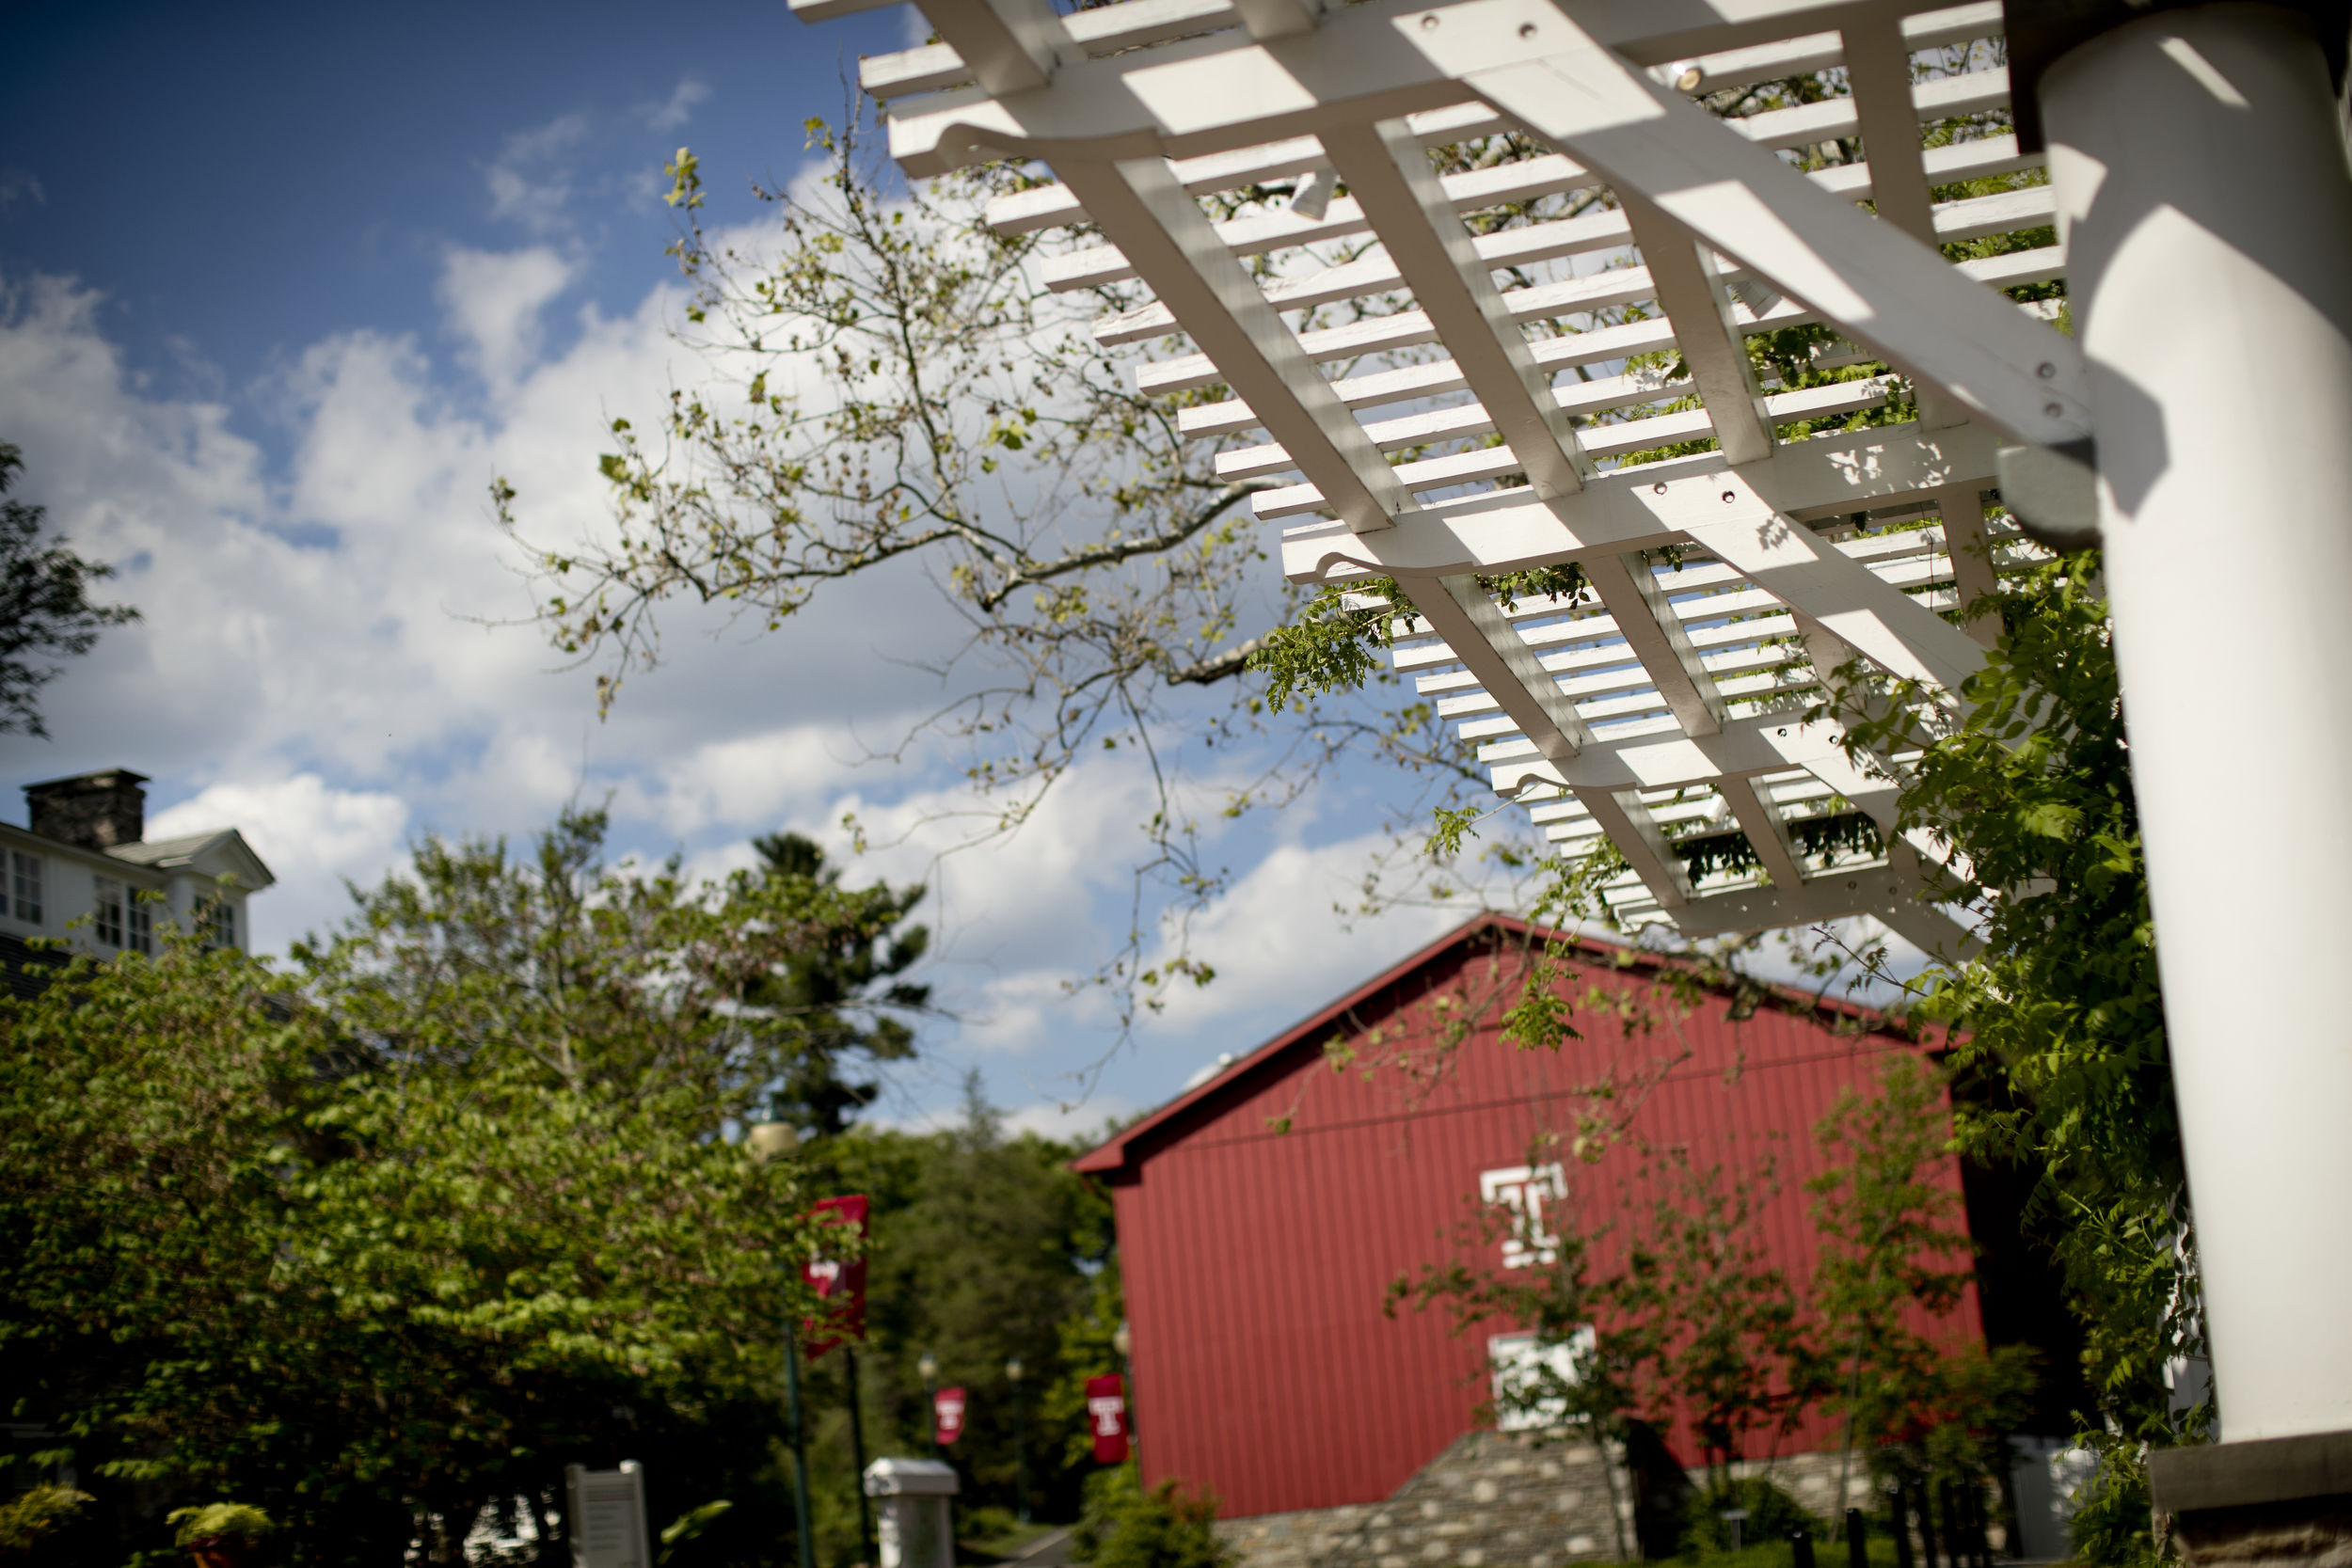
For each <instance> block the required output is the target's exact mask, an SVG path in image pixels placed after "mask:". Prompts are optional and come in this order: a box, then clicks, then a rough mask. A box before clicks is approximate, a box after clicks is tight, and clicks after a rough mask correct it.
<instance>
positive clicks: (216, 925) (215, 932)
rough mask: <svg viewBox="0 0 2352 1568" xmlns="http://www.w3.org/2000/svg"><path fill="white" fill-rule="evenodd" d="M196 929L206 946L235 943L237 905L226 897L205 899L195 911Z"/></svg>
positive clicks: (232, 945)
mask: <svg viewBox="0 0 2352 1568" xmlns="http://www.w3.org/2000/svg"><path fill="white" fill-rule="evenodd" d="M196 918H197V921H198V931H199V934H200V935H201V936H202V937H203V939H204V945H205V946H207V947H234V946H236V945H237V906H236V905H234V904H231V903H230V901H229V900H228V899H226V898H214V899H210V900H207V901H206V902H205V903H204V904H203V905H202V906H201V907H200V908H199V910H198V911H197V917H196Z"/></svg>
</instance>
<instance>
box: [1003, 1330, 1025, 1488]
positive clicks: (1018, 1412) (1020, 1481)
mask: <svg viewBox="0 0 2352 1568" xmlns="http://www.w3.org/2000/svg"><path fill="white" fill-rule="evenodd" d="M1022 1370H1023V1369H1022V1366H1021V1357H1019V1356H1017V1355H1016V1356H1013V1357H1012V1358H1011V1359H1009V1360H1008V1361H1007V1362H1006V1363H1005V1381H1006V1382H1007V1383H1009V1384H1010V1385H1011V1386H1012V1476H1013V1481H1012V1501H1013V1513H1014V1515H1015V1516H1016V1517H1018V1518H1019V1519H1020V1521H1021V1522H1022V1523H1023V1524H1027V1523H1028V1522H1029V1445H1028V1440H1027V1436H1028V1426H1027V1423H1026V1421H1025V1419H1024V1417H1023V1411H1022V1406H1021V1373H1022Z"/></svg>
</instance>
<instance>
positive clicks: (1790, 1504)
mask: <svg viewBox="0 0 2352 1568" xmlns="http://www.w3.org/2000/svg"><path fill="white" fill-rule="evenodd" d="M1728 1509H1745V1510H1747V1514H1748V1516H1747V1517H1746V1518H1744V1519H1742V1520H1740V1544H1741V1545H1742V1546H1756V1545H1761V1544H1764V1543H1765V1542H1768V1541H1786V1540H1788V1532H1789V1531H1791V1530H1798V1529H1801V1530H1804V1531H1806V1532H1807V1533H1809V1534H1810V1535H1811V1536H1812V1537H1813V1539H1814V1540H1816V1541H1820V1540H1823V1539H1825V1538H1826V1532H1825V1530H1824V1528H1823V1526H1822V1524H1821V1521H1820V1520H1819V1519H1817V1518H1815V1517H1814V1516H1813V1515H1812V1514H1810V1513H1806V1512H1805V1510H1804V1505H1803V1504H1801V1503H1799V1502H1798V1501H1797V1499H1796V1498H1794V1497H1790V1496H1789V1495H1788V1493H1786V1492H1784V1491H1782V1490H1781V1489H1780V1488H1779V1487H1777V1486H1774V1485H1773V1484H1772V1482H1771V1481H1766V1480H1765V1479H1764V1478H1763V1477H1761V1476H1748V1477H1745V1478H1743V1479H1741V1480H1739V1481H1731V1482H1729V1483H1728V1484H1726V1485H1724V1486H1721V1487H1710V1488H1708V1490H1707V1491H1704V1492H1694V1493H1692V1495H1691V1500H1690V1502H1689V1504H1688V1505H1686V1510H1685V1512H1684V1513H1683V1516H1682V1521H1683V1522H1682V1555H1683V1556H1684V1557H1704V1556H1707V1555H1708V1554H1709V1553H1713V1552H1727V1551H1729V1550H1731V1526H1730V1525H1729V1524H1727V1523H1726V1522H1725V1521H1724V1518H1723V1514H1724V1511H1725V1510H1728Z"/></svg>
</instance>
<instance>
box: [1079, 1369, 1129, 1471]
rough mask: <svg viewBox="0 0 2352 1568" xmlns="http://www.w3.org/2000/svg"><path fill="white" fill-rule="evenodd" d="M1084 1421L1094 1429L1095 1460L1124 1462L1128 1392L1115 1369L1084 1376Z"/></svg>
mask: <svg viewBox="0 0 2352 1568" xmlns="http://www.w3.org/2000/svg"><path fill="white" fill-rule="evenodd" d="M1087 1424H1088V1425H1089V1427H1091V1428H1092V1429H1093V1432H1094V1463H1096V1464H1097V1465H1120V1464H1123V1463H1125V1462H1126V1458H1127V1393H1126V1385H1125V1384H1124V1383H1122V1382H1121V1381H1120V1376H1119V1374H1118V1373H1117V1372H1105V1373H1104V1374H1103V1375H1102V1376H1101V1377H1090V1378H1088V1379H1087Z"/></svg>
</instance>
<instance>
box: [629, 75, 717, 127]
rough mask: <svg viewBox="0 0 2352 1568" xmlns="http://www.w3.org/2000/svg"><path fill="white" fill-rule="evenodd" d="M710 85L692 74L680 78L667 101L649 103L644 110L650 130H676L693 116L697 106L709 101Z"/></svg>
mask: <svg viewBox="0 0 2352 1568" xmlns="http://www.w3.org/2000/svg"><path fill="white" fill-rule="evenodd" d="M709 99H710V87H709V86H708V85H707V83H704V82H700V81H697V80H696V79H695V78H693V77H691V76H681V77H679V78H678V84H677V86H676V87H673V88H672V89H671V90H670V97H669V101H668V102H667V103H655V104H648V105H647V106H646V107H645V108H644V110H643V111H642V112H643V113H644V120H645V128H646V129H647V130H649V131H675V130H676V129H677V128H678V127H679V126H681V125H683V124H685V123H686V122H687V121H688V120H689V119H692V118H693V114H694V110H695V109H696V107H697V106H699V105H701V104H703V103H707V102H709Z"/></svg>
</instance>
